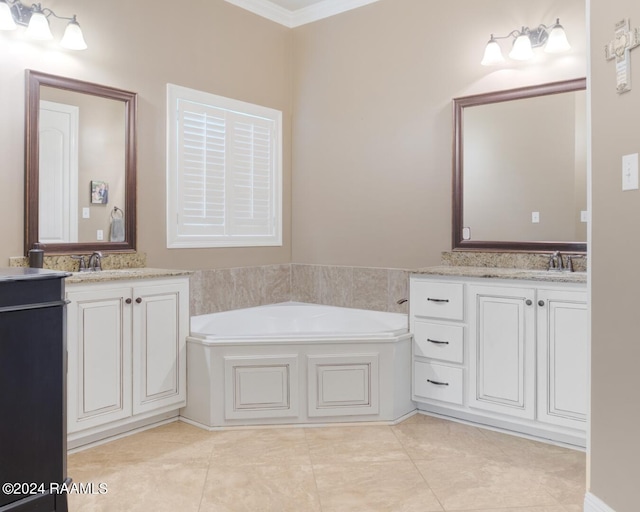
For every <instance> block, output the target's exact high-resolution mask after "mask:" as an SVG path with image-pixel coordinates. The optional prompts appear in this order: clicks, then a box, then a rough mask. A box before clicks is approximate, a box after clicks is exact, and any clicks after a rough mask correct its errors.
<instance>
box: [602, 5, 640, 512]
mask: <svg viewBox="0 0 640 512" xmlns="http://www.w3.org/2000/svg"><path fill="white" fill-rule="evenodd" d="M590 3H591V14H590V16H591V54H592V57H591V79H592V82H591V84H592V141H593V142H592V144H593V148H592V151H593V153H592V158H593V161H592V195H593V199H592V204H593V217H592V218H593V225H592V250H591V263H590V265H591V269H592V274H591V293H592V295H591V310H592V326H591V327H592V328H591V344H592V351H591V352H592V355H591V357H592V366H591V376H592V387H591V393H592V395H591V492H592V493H593V494H595V495H596V496H597V497H598V498H600V499H601V500H603V501H604V502H605V503H607V504H608V505H609V506H610V507H612V508H613V509H614V510H616V512H635V511H637V510H638V507H639V506H640V505H639V504H640V488H639V487H638V482H639V475H640V473H639V470H638V466H639V464H640V442H639V441H638V431H639V429H638V425H639V424H640V397H639V396H638V392H639V390H640V371H639V369H638V363H639V362H640V343H639V341H638V337H639V333H640V320H639V317H638V311H639V310H640V291H639V290H640V266H639V265H638V264H637V262H638V255H639V254H640V229H638V219H640V192H639V191H637V190H636V191H629V192H622V185H621V174H622V173H621V163H622V162H621V157H622V155H625V154H629V153H637V152H640V125H639V123H638V119H639V118H640V117H639V114H640V49H635V50H633V52H632V53H631V69H632V77H633V78H632V84H633V85H634V88H633V90H632V91H631V92H627V93H624V94H622V95H618V94H616V89H615V84H616V79H615V63H614V62H607V61H605V59H604V52H603V48H604V46H605V44H607V42H609V41H610V40H611V39H612V38H613V33H614V26H615V24H616V23H617V22H618V21H619V20H621V19H623V18H627V17H628V18H630V19H631V22H632V25H633V27H638V26H639V25H640V3H639V2H638V1H637V0H590Z"/></svg>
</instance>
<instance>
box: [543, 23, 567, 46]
mask: <svg viewBox="0 0 640 512" xmlns="http://www.w3.org/2000/svg"><path fill="white" fill-rule="evenodd" d="M570 49H571V45H570V44H569V40H568V39H567V34H566V33H565V31H564V28H563V27H562V25H560V20H557V21H556V24H555V25H554V26H553V28H552V29H551V32H549V39H547V44H546V45H545V47H544V51H545V52H546V53H562V52H566V51H568V50H570Z"/></svg>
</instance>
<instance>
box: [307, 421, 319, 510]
mask: <svg viewBox="0 0 640 512" xmlns="http://www.w3.org/2000/svg"><path fill="white" fill-rule="evenodd" d="M307 431H308V429H304V443H305V445H306V447H307V454H308V455H309V464H310V465H311V474H312V475H313V483H314V485H315V488H316V496H317V498H318V505H319V506H320V512H323V508H324V507H323V506H322V496H320V489H319V487H318V478H317V477H316V467H315V464H314V463H313V459H312V458H311V446H310V445H309V438H308V436H307Z"/></svg>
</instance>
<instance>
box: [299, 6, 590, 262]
mask: <svg viewBox="0 0 640 512" xmlns="http://www.w3.org/2000/svg"><path fill="white" fill-rule="evenodd" d="M434 5H435V4H434V3H433V2H426V1H424V0H381V1H379V2H376V3H373V4H370V5H367V6H365V7H362V8H359V9H356V10H354V11H350V12H347V13H344V14H341V15H340V16H335V17H332V18H328V19H325V20H322V21H319V22H316V23H313V24H310V25H305V26H302V27H299V28H297V29H295V31H294V40H293V47H294V132H293V144H294V153H293V168H294V175H293V216H292V218H293V237H292V238H293V261H294V262H296V263H321V264H341V265H366V266H383V267H416V266H423V265H429V264H435V263H438V262H439V261H440V252H441V251H443V250H448V249H450V243H451V242H450V239H451V235H450V229H451V228H450V225H451V199H450V198H451V145H452V127H451V125H452V123H451V118H452V114H451V99H452V98H454V97H457V96H465V95H468V94H474V93H480V92H487V91H491V90H496V89H509V88H512V87H517V86H523V85H530V84H538V83H543V82H551V81H557V80H563V79H568V78H578V77H582V76H585V75H586V57H585V46H586V37H585V7H584V0H563V1H559V0H540V1H536V2H531V1H529V0H510V1H504V0H486V1H482V2H478V1H477V0H456V1H448V2H439V3H438V4H437V8H435V7H434ZM556 17H560V19H561V21H562V23H563V25H564V26H565V28H566V30H567V33H568V35H569V38H570V41H571V44H572V46H573V49H572V51H571V53H569V54H566V55H562V56H556V57H551V58H550V57H547V56H546V55H545V54H543V53H540V54H539V58H538V60H536V62H533V63H527V64H519V65H518V64H516V65H514V64H511V65H508V66H506V67H503V68H485V67H483V66H481V65H480V60H481V59H482V53H483V51H484V45H485V43H486V41H487V40H488V38H489V35H490V33H492V32H493V33H496V34H506V33H508V32H510V31H511V30H513V29H515V28H517V27H520V26H521V25H536V24H538V23H547V24H548V23H551V22H552V21H553V20H554V19H555V18H556Z"/></svg>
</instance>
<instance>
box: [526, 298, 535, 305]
mask: <svg viewBox="0 0 640 512" xmlns="http://www.w3.org/2000/svg"><path fill="white" fill-rule="evenodd" d="M524 303H525V304H526V305H527V306H531V304H533V301H532V300H531V299H527V300H526V301H525V302H524Z"/></svg>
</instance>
